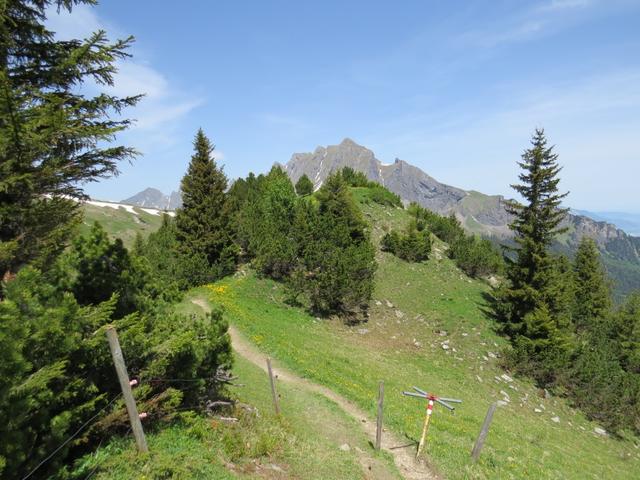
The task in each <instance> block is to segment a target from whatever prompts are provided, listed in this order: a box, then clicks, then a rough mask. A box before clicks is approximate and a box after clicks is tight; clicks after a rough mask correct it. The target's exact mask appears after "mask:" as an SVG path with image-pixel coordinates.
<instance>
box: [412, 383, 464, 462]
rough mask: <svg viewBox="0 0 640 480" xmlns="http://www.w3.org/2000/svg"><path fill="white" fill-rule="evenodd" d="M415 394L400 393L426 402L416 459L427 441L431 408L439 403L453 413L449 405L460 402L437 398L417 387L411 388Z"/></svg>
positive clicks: (459, 401) (431, 413)
mask: <svg viewBox="0 0 640 480" xmlns="http://www.w3.org/2000/svg"><path fill="white" fill-rule="evenodd" d="M413 389H414V390H415V392H402V393H403V395H407V396H409V397H417V398H424V399H426V400H427V414H426V415H425V417H424V424H423V426H422V435H421V436H420V443H419V444H418V453H416V458H418V457H419V456H420V453H422V450H423V448H424V444H425V442H426V440H427V431H428V430H429V421H430V420H431V415H433V406H434V404H435V403H439V404H440V405H442V406H443V407H445V408H447V409H449V410H450V411H452V412H453V411H454V410H455V408H456V407H454V406H453V405H450V403H462V400H458V399H457V398H443V397H437V396H436V395H433V394H431V393H427V392H425V391H424V390H421V389H419V388H418V387H413Z"/></svg>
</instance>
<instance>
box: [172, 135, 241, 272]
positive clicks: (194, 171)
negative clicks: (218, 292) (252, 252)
mask: <svg viewBox="0 0 640 480" xmlns="http://www.w3.org/2000/svg"><path fill="white" fill-rule="evenodd" d="M193 146H194V150H195V151H194V154H193V155H192V157H191V162H190V163H189V168H188V170H187V173H186V174H185V176H184V177H183V178H182V182H181V184H180V190H181V193H182V208H180V209H179V210H178V211H177V213H176V220H175V221H176V236H177V240H178V244H179V247H178V248H179V252H180V254H181V256H182V257H183V259H184V262H185V263H187V264H189V265H191V267H192V268H191V269H187V271H186V272H185V275H186V278H187V279H189V278H191V279H192V280H193V281H192V284H193V285H196V284H198V283H201V282H202V281H203V280H205V281H206V280H210V279H215V278H219V277H221V276H223V275H225V274H227V273H230V272H231V271H232V270H233V268H234V267H235V256H236V255H235V248H234V244H233V241H232V236H231V230H230V224H229V210H228V206H227V194H226V190H227V177H226V175H225V174H224V172H223V171H222V168H221V167H219V166H218V165H217V163H216V161H215V159H214V157H213V151H214V146H213V145H212V144H211V142H210V141H209V139H208V138H207V137H206V135H205V134H204V132H203V131H202V129H200V130H198V132H197V134H196V136H195V139H194V142H193ZM203 269H204V271H202V270H203Z"/></svg>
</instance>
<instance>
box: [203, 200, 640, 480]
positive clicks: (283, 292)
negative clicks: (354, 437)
mask: <svg viewBox="0 0 640 480" xmlns="http://www.w3.org/2000/svg"><path fill="white" fill-rule="evenodd" d="M362 209H363V213H364V215H365V218H366V219H367V220H368V222H369V223H370V224H371V225H372V235H373V238H374V241H375V242H376V243H378V242H379V240H380V238H381V237H382V235H383V234H384V232H385V231H387V230H388V229H389V228H402V227H404V226H406V225H407V224H408V223H409V221H410V217H409V215H408V214H407V212H405V211H403V210H400V209H393V208H385V207H382V206H380V205H377V204H374V203H371V204H370V205H366V204H365V205H362ZM445 248H446V245H445V244H443V243H442V242H440V241H437V240H436V242H435V245H434V254H433V255H432V258H430V259H429V261H428V262H425V263H418V264H411V263H407V262H404V261H402V260H399V259H398V258H396V257H395V256H393V255H390V254H387V253H383V252H380V251H378V253H377V260H378V263H379V269H378V272H377V273H376V288H375V293H374V300H373V302H372V308H371V312H370V318H369V321H368V322H367V323H364V324H360V325H356V326H346V325H344V324H343V323H342V322H341V321H340V320H337V319H333V320H321V319H319V318H315V317H314V316H312V315H309V314H308V313H307V312H306V311H305V310H304V309H302V308H298V307H294V306H292V305H291V302H290V298H289V293H288V291H287V289H286V287H285V286H284V285H282V284H279V283H277V282H274V281H271V280H268V279H264V278H259V277H258V276H257V275H255V274H254V273H253V272H252V271H251V270H250V269H244V270H242V271H241V272H239V274H237V275H235V276H234V277H229V278H226V279H224V280H222V281H220V282H218V283H216V284H215V285H213V286H210V287H208V288H207V290H208V295H209V298H210V300H211V301H212V302H213V303H217V304H220V305H222V306H223V307H224V309H225V312H226V318H227V319H228V320H229V322H230V323H231V324H232V325H234V326H235V327H236V328H238V329H239V330H240V331H241V332H242V333H243V334H244V336H245V338H247V339H249V340H250V341H252V342H253V343H254V344H255V345H256V346H257V347H258V348H259V349H261V351H262V352H263V353H264V355H265V356H266V355H270V356H273V357H274V358H276V359H278V360H279V361H280V362H281V363H283V364H284V365H286V366H287V367H288V368H289V369H291V370H292V371H294V372H296V373H297V374H298V375H301V376H304V377H305V378H308V379H310V380H311V381H313V382H316V383H320V384H322V385H324V386H325V387H327V388H330V389H331V390H333V391H335V392H337V393H339V394H340V395H341V396H343V397H346V398H347V399H349V400H351V401H352V402H354V403H355V404H356V405H357V406H358V407H360V408H361V409H363V410H365V411H366V412H367V413H368V414H369V416H373V415H375V411H376V394H377V388H378V382H379V381H380V380H383V381H384V382H385V403H384V419H385V420H384V421H385V428H387V429H389V430H392V431H394V432H395V433H396V434H398V435H404V436H405V437H406V438H407V441H406V442H404V443H403V444H404V445H406V444H409V446H408V447H405V448H410V449H415V444H412V443H411V442H413V441H415V440H417V439H418V438H419V436H420V432H421V427H422V421H423V418H424V417H423V416H424V404H423V403H421V402H420V401H419V400H416V399H413V398H407V397H404V396H402V391H403V390H407V389H410V388H411V386H413V385H416V386H418V387H421V388H424V389H426V390H428V391H430V392H434V393H436V394H442V395H445V396H451V397H457V398H460V399H462V400H463V403H462V404H461V405H459V406H458V408H457V412H456V414H455V415H451V414H449V412H447V411H445V410H444V409H442V408H439V407H438V406H436V409H435V413H434V415H433V418H432V423H431V427H430V430H429V434H428V441H427V447H426V454H427V456H428V462H429V464H430V465H432V466H433V467H434V468H435V469H436V470H437V471H438V472H439V473H441V474H442V476H443V477H445V478H451V479H457V478H478V479H485V478H504V479H520V478H540V479H544V478H568V479H572V478H575V479H584V478H594V479H595V478H629V479H631V478H636V477H637V476H638V475H639V474H640V454H639V452H638V450H637V449H636V448H635V447H634V445H633V443H632V442H631V441H620V440H616V439H614V438H611V437H607V436H602V435H598V434H597V433H596V432H595V428H597V425H596V424H594V423H591V422H589V421H587V420H586V419H585V418H584V417H583V416H582V414H581V413H580V412H578V411H576V410H574V409H572V408H571V407H570V406H569V405H568V404H567V402H565V401H564V400H562V399H559V398H556V397H551V398H544V397H541V396H540V395H539V393H538V390H537V389H536V388H535V387H534V386H533V385H532V384H531V383H529V382H528V381H523V380H520V379H514V378H511V377H510V376H509V375H508V374H507V373H505V372H504V370H502V368H501V367H500V359H499V358H497V357H498V356H499V352H500V351H501V350H502V349H503V348H504V347H505V346H506V345H507V343H506V340H505V339H504V338H501V337H498V336H497V335H496V334H495V333H494V331H493V329H492V325H491V322H490V321H489V320H488V319H487V317H486V316H485V315H484V314H483V310H482V308H483V306H484V305H485V303H484V299H483V295H484V294H485V293H486V292H487V291H488V286H487V285H486V284H485V283H483V282H481V281H477V280H473V279H470V278H468V277H467V276H465V275H464V274H463V273H462V272H461V271H460V270H458V269H457V268H456V267H455V265H454V264H453V262H452V261H451V260H450V259H448V258H447V257H446V255H444V250H445ZM495 401H500V402H502V403H501V404H500V408H499V409H498V411H497V412H496V414H495V416H494V421H493V424H492V426H491V431H490V433H489V437H488V440H487V443H486V445H485V448H484V451H483V453H482V456H481V460H480V462H479V463H478V464H477V465H473V464H472V463H471V461H470V456H469V452H470V451H471V448H472V446H473V442H474V440H475V436H476V435H477V433H478V431H479V429H480V425H481V424H482V420H483V418H484V415H485V412H486V409H487V407H488V406H489V404H490V403H491V402H495ZM413 451H415V450H413Z"/></svg>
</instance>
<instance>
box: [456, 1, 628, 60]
mask: <svg viewBox="0 0 640 480" xmlns="http://www.w3.org/2000/svg"><path fill="white" fill-rule="evenodd" d="M616 1H617V0H610V2H611V3H610V5H611V6H613V5H614V4H615V3H616ZM596 5H597V2H596V0H551V1H547V2H544V3H541V4H538V5H536V6H534V7H530V6H527V7H526V8H522V9H520V10H517V11H515V12H514V13H513V14H512V15H507V16H504V17H501V18H500V20H498V21H496V22H493V23H491V24H489V25H486V26H483V27H481V28H479V29H474V30H471V31H469V32H466V33H465V34H463V35H462V36H461V42H462V43H463V44H466V45H469V46H476V47H483V48H493V47H497V46H501V45H504V44H510V43H514V42H521V41H527V40H531V39H535V38H538V37H540V36H543V35H547V34H552V33H553V32H556V31H558V30H560V29H562V28H563V27H564V26H566V25H567V24H571V22H573V21H575V20H576V19H577V17H578V15H579V14H584V12H587V11H588V10H589V9H591V10H593V9H592V8H591V7H594V6H596Z"/></svg>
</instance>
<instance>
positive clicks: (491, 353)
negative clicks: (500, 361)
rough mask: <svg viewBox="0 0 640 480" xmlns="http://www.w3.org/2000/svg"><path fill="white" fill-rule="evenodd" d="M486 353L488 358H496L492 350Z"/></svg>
mask: <svg viewBox="0 0 640 480" xmlns="http://www.w3.org/2000/svg"><path fill="white" fill-rule="evenodd" d="M487 355H488V356H489V358H498V357H497V355H496V354H495V353H493V352H487Z"/></svg>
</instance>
